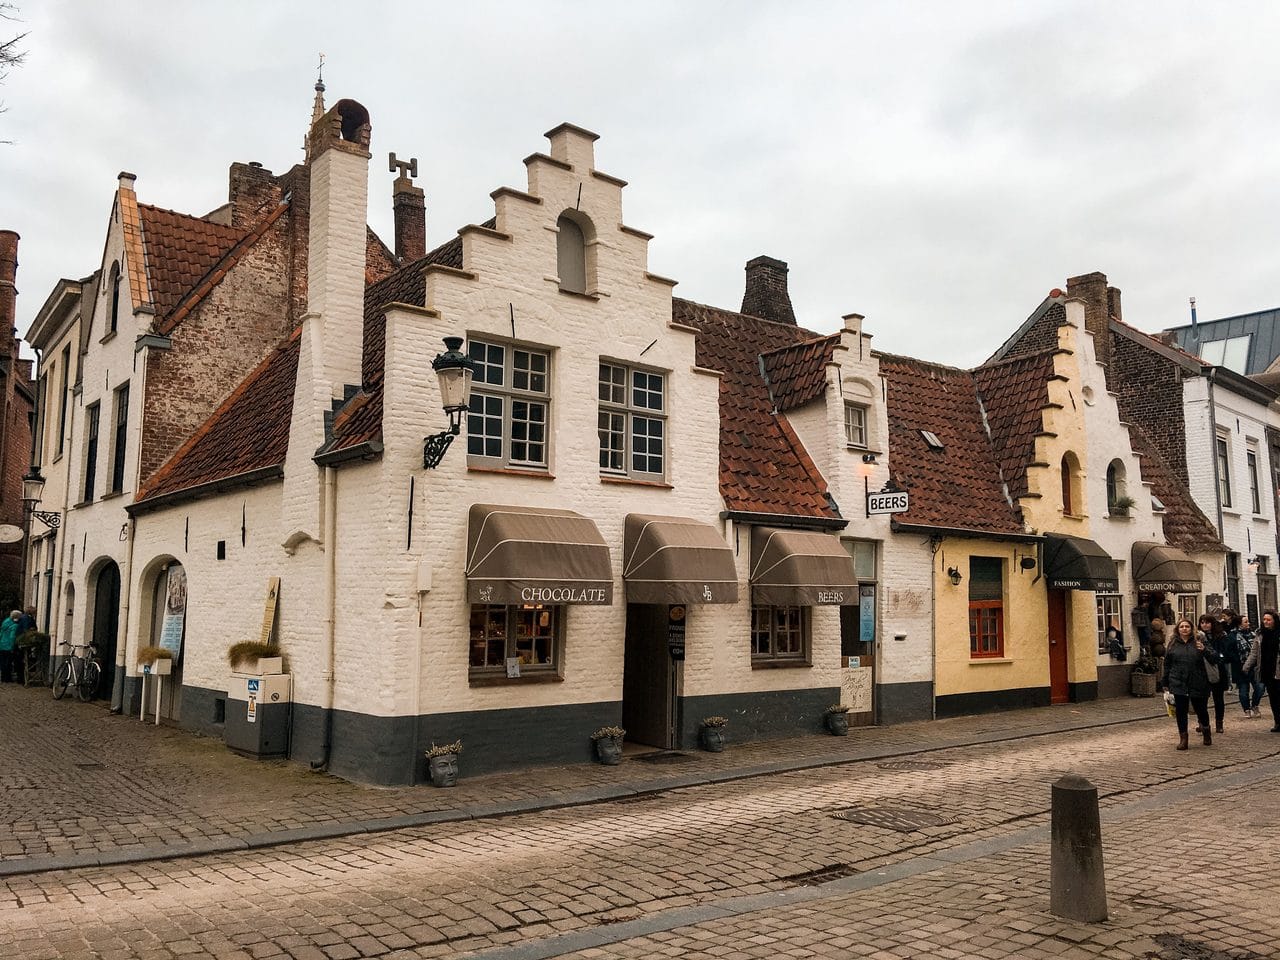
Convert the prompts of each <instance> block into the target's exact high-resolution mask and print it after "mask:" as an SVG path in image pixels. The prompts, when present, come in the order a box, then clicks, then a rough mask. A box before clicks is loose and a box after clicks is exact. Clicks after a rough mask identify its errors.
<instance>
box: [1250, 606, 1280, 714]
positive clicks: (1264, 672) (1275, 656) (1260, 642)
mask: <svg viewBox="0 0 1280 960" xmlns="http://www.w3.org/2000/svg"><path fill="white" fill-rule="evenodd" d="M1244 667H1245V670H1247V671H1249V672H1250V673H1253V671H1255V670H1256V671H1257V672H1256V673H1254V674H1253V675H1254V676H1256V677H1257V678H1258V679H1259V680H1261V681H1262V682H1263V683H1265V684H1266V685H1267V700H1268V701H1269V702H1270V703H1271V719H1272V720H1274V721H1275V725H1274V726H1272V728H1271V732H1272V733H1280V613H1276V611H1274V610H1268V611H1266V612H1265V613H1264V614H1263V615H1262V629H1261V630H1259V631H1258V637H1257V641H1256V642H1255V643H1254V645H1253V649H1252V650H1251V651H1250V653H1249V659H1248V660H1246V661H1245V664H1244Z"/></svg>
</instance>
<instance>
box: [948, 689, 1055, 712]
mask: <svg viewBox="0 0 1280 960" xmlns="http://www.w3.org/2000/svg"><path fill="white" fill-rule="evenodd" d="M1049 703H1050V695H1049V688H1048V687H1021V688H1019V689H1016V690H985V691H982V692H981V693H952V694H948V695H947V696H944V697H938V700H937V711H938V717H939V718H942V717H963V716H966V715H968V714H972V713H996V712H997V711H1000V710H1024V709H1026V708H1027V707H1047V706H1049Z"/></svg>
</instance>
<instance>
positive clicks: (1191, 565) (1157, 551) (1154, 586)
mask: <svg viewBox="0 0 1280 960" xmlns="http://www.w3.org/2000/svg"><path fill="white" fill-rule="evenodd" d="M1133 586H1134V589H1136V590H1140V591H1142V592H1143V593H1156V592H1159V593H1199V592H1200V564H1198V563H1196V562H1195V561H1194V560H1192V559H1191V558H1190V557H1188V556H1187V555H1186V554H1185V553H1183V552H1182V551H1181V550H1179V549H1178V548H1177V547H1169V546H1165V545H1164V544H1163V543H1135V544H1134V545H1133Z"/></svg>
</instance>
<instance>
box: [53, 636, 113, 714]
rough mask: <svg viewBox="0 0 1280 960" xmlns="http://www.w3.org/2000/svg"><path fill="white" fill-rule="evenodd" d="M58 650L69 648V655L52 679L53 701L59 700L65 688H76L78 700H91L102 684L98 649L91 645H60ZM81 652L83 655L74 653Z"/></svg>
mask: <svg viewBox="0 0 1280 960" xmlns="http://www.w3.org/2000/svg"><path fill="white" fill-rule="evenodd" d="M58 646H59V649H62V648H69V649H70V650H71V655H70V656H68V657H67V659H65V660H63V661H62V665H61V666H60V667H58V672H57V674H56V675H55V676H54V679H53V699H55V700H61V699H62V698H63V696H64V695H65V694H66V692H67V687H75V688H76V696H77V697H78V698H79V699H80V700H85V701H88V700H92V699H93V698H94V695H95V694H97V692H98V684H99V683H101V682H102V664H100V663H98V648H97V647H95V646H94V645H93V644H92V643H61V644H59V645H58ZM78 650H83V651H84V652H83V653H77V652H76V651H78Z"/></svg>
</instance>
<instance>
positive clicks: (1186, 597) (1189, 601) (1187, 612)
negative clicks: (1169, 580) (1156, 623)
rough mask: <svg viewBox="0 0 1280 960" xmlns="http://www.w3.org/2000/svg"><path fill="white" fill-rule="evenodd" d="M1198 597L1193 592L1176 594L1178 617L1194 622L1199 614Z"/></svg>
mask: <svg viewBox="0 0 1280 960" xmlns="http://www.w3.org/2000/svg"><path fill="white" fill-rule="evenodd" d="M1199 607H1200V598H1199V597H1198V596H1197V595H1196V594H1194V593H1180V594H1178V619H1179V620H1190V621H1191V622H1192V623H1195V622H1196V617H1197V616H1198V614H1199Z"/></svg>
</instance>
